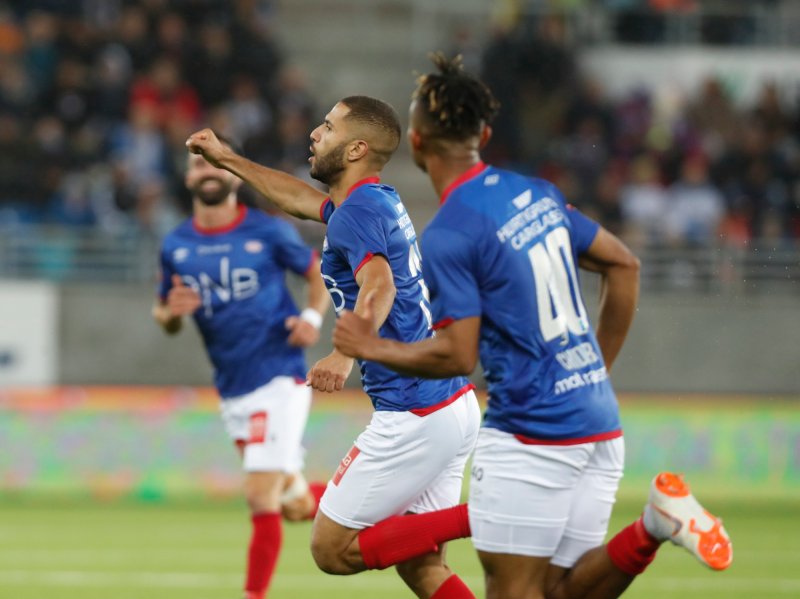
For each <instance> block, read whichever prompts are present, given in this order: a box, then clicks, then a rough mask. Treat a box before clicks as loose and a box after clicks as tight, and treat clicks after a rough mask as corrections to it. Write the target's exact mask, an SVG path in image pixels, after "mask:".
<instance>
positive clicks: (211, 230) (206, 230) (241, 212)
mask: <svg viewBox="0 0 800 599" xmlns="http://www.w3.org/2000/svg"><path fill="white" fill-rule="evenodd" d="M246 216H247V206H245V205H244V204H239V206H238V213H237V214H236V218H234V219H233V220H232V221H231V222H229V223H228V224H227V225H222V226H221V227H204V226H202V225H201V224H200V223H198V222H197V219H196V218H193V219H192V226H193V227H194V230H195V231H197V232H198V233H200V234H201V235H220V234H221V233H228V232H230V231H233V230H234V229H235V228H236V227H238V226H239V225H241V224H242V221H243V220H244V219H245V217H246Z"/></svg>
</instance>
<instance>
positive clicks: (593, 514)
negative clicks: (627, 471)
mask: <svg viewBox="0 0 800 599" xmlns="http://www.w3.org/2000/svg"><path fill="white" fill-rule="evenodd" d="M593 445H594V451H593V452H592V455H591V457H590V458H589V461H588V463H587V464H586V467H585V468H584V471H583V474H582V475H581V477H580V480H579V481H578V485H577V487H576V489H575V496H574V498H573V501H572V506H571V508H570V513H569V519H568V521H567V526H566V528H565V530H564V535H563V536H562V538H561V542H560V543H559V546H558V549H557V550H556V553H555V555H553V559H552V560H551V563H552V564H553V565H554V566H560V567H561V568H571V567H572V566H573V565H574V564H575V562H577V561H578V559H579V558H580V557H581V556H582V555H583V554H584V553H586V552H587V551H589V550H590V549H593V548H595V547H599V546H600V545H602V544H603V539H605V536H606V533H607V532H608V521H609V519H610V518H611V511H612V508H613V507H614V502H615V501H616V496H617V489H618V488H619V483H620V480H621V479H622V472H623V468H624V463H625V442H624V440H623V438H622V437H619V438H617V439H611V440H608V441H598V442H596V443H594V444H593ZM554 576H555V574H554Z"/></svg>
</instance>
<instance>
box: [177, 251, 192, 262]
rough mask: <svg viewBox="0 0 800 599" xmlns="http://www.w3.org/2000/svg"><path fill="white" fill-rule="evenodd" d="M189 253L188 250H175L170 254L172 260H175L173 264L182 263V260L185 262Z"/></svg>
mask: <svg viewBox="0 0 800 599" xmlns="http://www.w3.org/2000/svg"><path fill="white" fill-rule="evenodd" d="M190 253H191V251H190V250H189V248H178V249H177V250H175V251H174V252H172V259H173V260H175V262H183V261H184V260H186V258H188V257H189V254H190Z"/></svg>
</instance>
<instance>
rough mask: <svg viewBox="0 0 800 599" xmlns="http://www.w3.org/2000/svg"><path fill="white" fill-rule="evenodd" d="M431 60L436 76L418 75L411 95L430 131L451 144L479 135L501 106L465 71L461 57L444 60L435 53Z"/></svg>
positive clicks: (475, 78)
mask: <svg viewBox="0 0 800 599" xmlns="http://www.w3.org/2000/svg"><path fill="white" fill-rule="evenodd" d="M430 59H431V61H432V62H433V64H434V65H435V66H436V68H437V69H438V73H428V74H427V75H422V76H420V77H419V78H418V79H417V88H416V89H415V90H414V93H413V95H412V98H413V99H414V100H415V101H416V102H418V103H419V104H421V105H422V108H423V113H424V114H425V116H426V117H427V118H426V120H427V123H426V125H428V126H429V127H430V129H431V131H430V132H431V133H432V134H433V135H435V136H437V137H441V138H444V139H450V140H454V141H464V140H466V139H469V138H470V137H474V136H475V135H479V134H480V131H481V126H482V125H484V124H489V123H491V122H492V120H493V119H494V117H495V115H496V114H497V110H498V109H499V108H500V103H499V102H498V101H497V100H496V99H495V97H494V96H493V95H492V92H491V90H490V89H489V88H488V87H487V86H486V84H485V83H483V82H482V81H481V80H480V79H478V78H477V77H474V76H472V75H470V74H468V73H467V72H465V71H464V66H463V64H462V62H461V56H460V55H458V56H455V57H453V58H447V57H446V56H445V55H444V54H443V53H442V52H436V53H434V54H431V55H430Z"/></svg>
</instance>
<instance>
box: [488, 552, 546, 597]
mask: <svg viewBox="0 0 800 599" xmlns="http://www.w3.org/2000/svg"><path fill="white" fill-rule="evenodd" d="M478 559H479V560H480V562H481V566H482V567H483V573H484V579H485V584H486V599H539V598H541V597H544V590H543V589H544V581H545V577H546V575H547V570H548V567H549V565H550V560H549V559H548V558H546V557H531V556H524V555H512V554H504V553H489V552H485V551H478Z"/></svg>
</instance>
